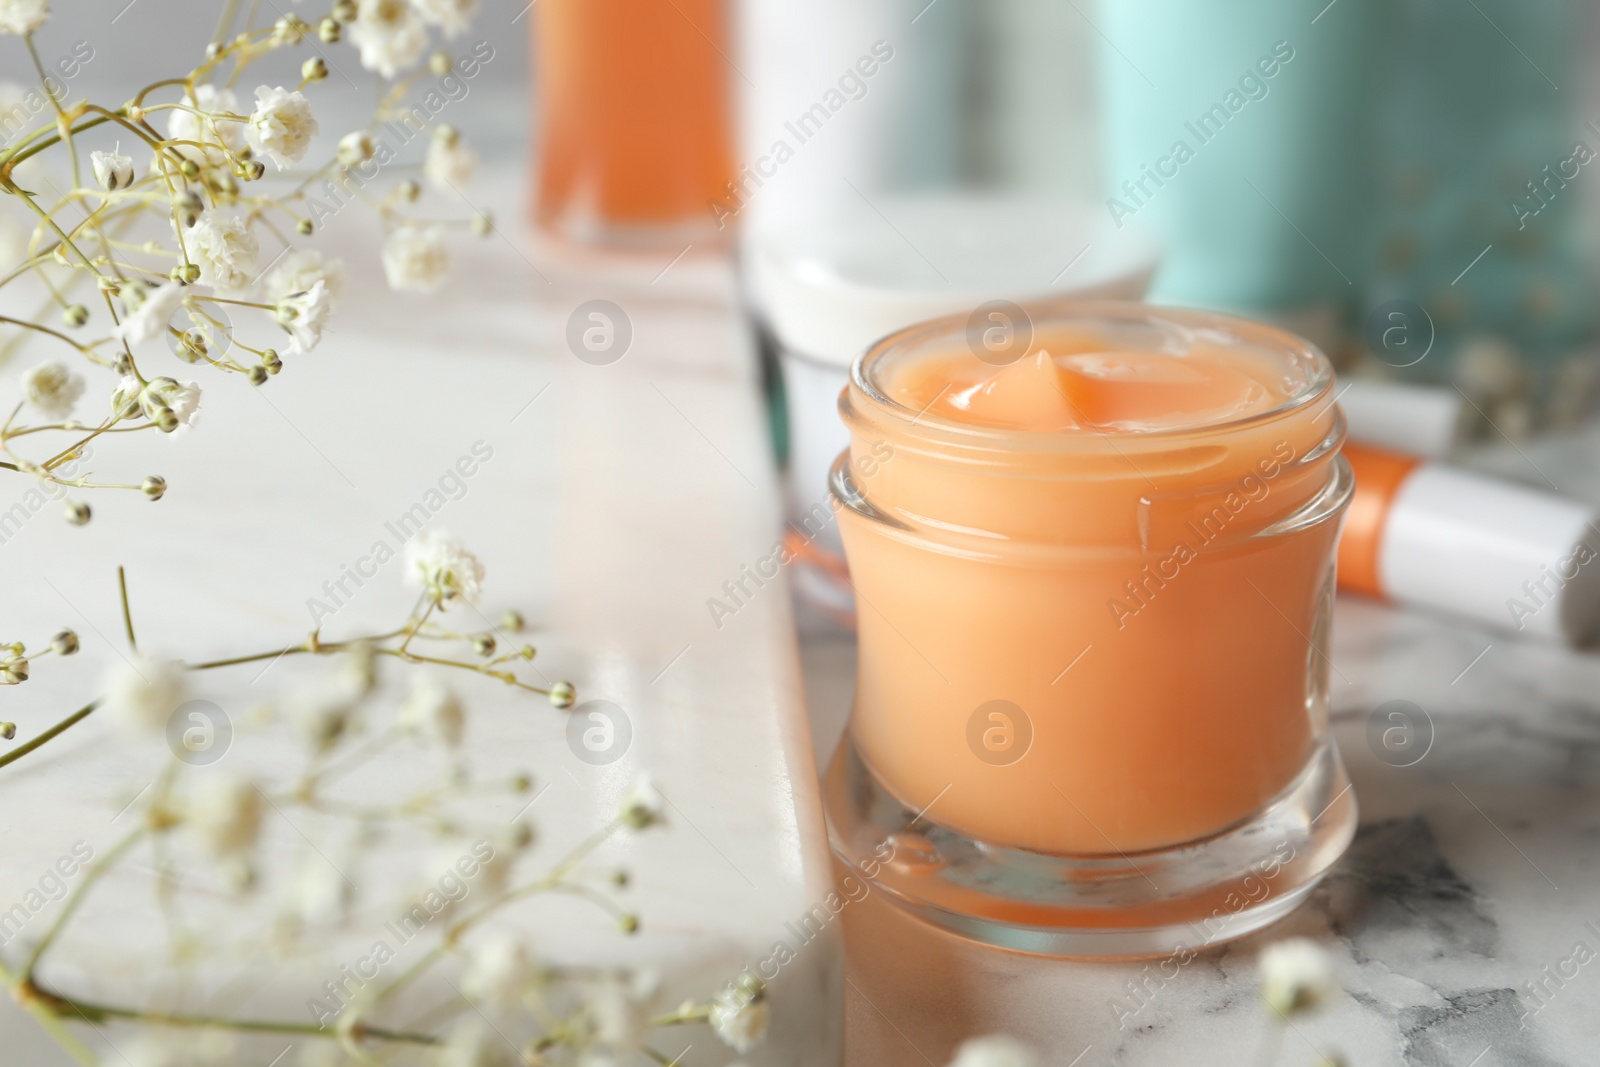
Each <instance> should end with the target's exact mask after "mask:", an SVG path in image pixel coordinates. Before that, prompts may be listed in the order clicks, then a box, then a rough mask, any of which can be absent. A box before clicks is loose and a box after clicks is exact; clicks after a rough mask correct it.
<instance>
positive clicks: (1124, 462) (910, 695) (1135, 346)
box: [834, 303, 1350, 856]
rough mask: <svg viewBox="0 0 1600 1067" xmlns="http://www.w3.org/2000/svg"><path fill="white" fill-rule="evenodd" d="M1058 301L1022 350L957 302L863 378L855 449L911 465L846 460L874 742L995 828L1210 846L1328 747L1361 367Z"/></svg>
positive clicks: (1037, 312) (950, 808)
mask: <svg viewBox="0 0 1600 1067" xmlns="http://www.w3.org/2000/svg"><path fill="white" fill-rule="evenodd" d="M1033 311H1034V314H1033V315H1032V319H1033V321H1032V324H1031V326H1032V329H1031V343H1030V344H1028V345H1027V346H1026V349H1025V351H1024V352H1023V354H1022V355H1021V356H1020V358H1017V359H1014V360H1011V361H1009V362H1005V361H1002V360H997V359H995V358H994V357H993V355H992V354H990V353H987V352H984V351H982V350H981V349H977V348H975V347H969V345H968V343H967V332H966V331H964V329H963V322H962V320H960V319H949V320H939V321H937V322H934V323H930V324H926V325H924V326H919V327H914V328H912V329H910V330H906V331H902V332H901V333H898V334H895V335H893V336H891V337H889V338H886V339H885V340H884V341H882V342H880V343H879V344H877V345H875V346H874V347H873V348H872V349H870V350H869V351H868V352H867V353H866V354H865V355H864V356H863V357H862V358H861V359H860V360H859V361H858V362H857V364H856V367H855V369H854V371H853V375H852V382H851V384H850V386H849V387H848V388H847V389H846V391H845V393H844V394H843V396H842V397H841V400H840V411H841V413H842V415H843V417H844V421H845V423H846V425H847V426H848V427H849V429H850V432H851V447H850V455H851V456H854V457H857V458H858V459H859V458H862V457H866V456H870V455H873V454H874V449H875V448H877V449H878V450H879V452H881V451H882V448H883V445H884V444H885V443H887V445H888V446H889V448H891V449H892V454H893V457H894V458H893V459H892V460H890V461H888V462H884V463H881V464H876V465H874V467H873V469H872V473H871V474H870V476H868V475H865V474H863V473H862V468H861V466H860V464H857V465H855V466H854V467H853V468H852V467H851V466H848V465H847V464H846V463H845V461H844V458H843V457H841V462H840V464H839V465H838V466H836V468H835V475H834V490H835V493H836V495H837V496H838V498H839V501H840V505H841V507H840V513H839V514H840V528H841V533H842V535H843V539H844V545H845V550H846V555H847V558H848V560H849V564H850V571H851V577H852V581H853V583H854V585H855V588H856V591H857V608H858V622H859V632H860V650H861V657H860V670H859V675H858V680H857V690H856V705H855V710H854V714H853V717H852V721H851V735H850V740H851V743H852V744H853V745H854V747H855V750H856V752H857V754H858V755H859V757H860V759H861V761H862V762H863V763H864V765H865V766H866V768H867V769H868V770H869V771H870V773H871V775H872V777H873V778H874V779H875V780H876V781H877V782H878V783H879V784H880V785H881V786H882V787H883V788H884V789H885V790H886V791H887V792H888V793H889V794H891V795H892V796H893V797H894V798H895V799H896V800H897V801H898V802H900V803H902V804H904V805H905V806H907V807H908V808H910V809H912V810H915V811H921V810H923V809H924V808H925V807H926V806H928V805H933V806H932V807H931V808H929V809H928V812H927V819H928V820H929V821H930V822H932V823H935V824H937V825H939V826H941V827H945V828H948V829H950V830H953V831H955V832H957V833H959V834H961V835H964V836H965V837H967V838H971V839H974V840H976V841H979V842H983V843H986V844H991V845H996V846H1002V847H1008V848H1015V849H1022V850H1029V851H1033V852H1040V853H1046V854H1050V855H1056V856H1095V855H1106V854H1110V855H1119V854H1126V853H1136V852H1143V851H1148V850H1160V849H1169V848H1173V847H1176V846H1182V845H1186V844H1189V843H1192V842H1197V841H1200V840H1202V839H1206V838H1208V837H1211V836H1213V835H1217V834H1220V833H1223V832H1225V831H1228V830H1229V829H1230V828H1234V827H1238V826H1241V825H1243V824H1246V823H1248V822H1249V821H1250V820H1251V819H1252V818H1254V817H1256V816H1257V815H1258V814H1259V813H1261V812H1262V811H1263V809H1265V808H1266V807H1268V806H1269V805H1271V804H1272V803H1273V802H1274V801H1275V799H1276V798H1279V797H1281V796H1283V795H1285V794H1286V793H1287V792H1288V791H1290V790H1291V788H1292V787H1294V786H1295V783H1296V782H1297V781H1298V780H1300V779H1301V778H1302V777H1303V776H1304V775H1305V774H1306V773H1308V768H1309V767H1310V766H1311V765H1312V763H1313V761H1314V760H1315V759H1316V758H1317V757H1318V756H1319V754H1321V753H1322V752H1323V751H1324V750H1325V749H1326V747H1327V744H1328V742H1327V738H1326V714H1327V677H1328V669H1329V664H1328V659H1327V647H1326V645H1327V633H1328V624H1329V611H1330V605H1331V598H1332V590H1333V554H1334V546H1335V541H1336V538H1337V534H1338V522H1339V517H1340V515H1341V513H1342V511H1343V508H1344V505H1345V503H1346V501H1347V499H1348V496H1349V492H1350V479H1349V475H1348V468H1347V467H1346V466H1345V465H1344V464H1343V462H1342V460H1340V459H1339V457H1338V448H1339V444H1340V442H1341V439H1342V435H1343V425H1342V421H1341V419H1340V417H1339V414H1338V409H1337V406H1336V405H1335V403H1334V397H1333V390H1332V374H1331V371H1330V369H1329V367H1328V364H1327V361H1326V360H1325V359H1324V358H1323V357H1322V355H1321V354H1320V353H1318V352H1317V351H1316V350H1315V349H1314V348H1311V347H1310V346H1309V345H1307V344H1305V343H1304V342H1302V341H1300V340H1299V339H1297V338H1294V337H1292V336H1291V335H1288V334H1285V333H1282V332H1281V331H1277V330H1274V329H1271V328H1269V327H1265V326H1260V325H1257V324H1253V323H1249V322H1245V321H1242V320H1236V319H1231V318H1226V317H1223V316H1215V315H1210V314H1205V313H1199V312H1184V311H1177V310H1169V309H1160V308H1152V307H1147V306H1143V305H1131V304H1129V305H1119V304H1071V303H1063V304H1058V305H1041V306H1039V307H1036V308H1034V309H1033ZM980 357H982V358H980ZM1339 774H1340V775H1341V776H1342V771H1340V772H1339Z"/></svg>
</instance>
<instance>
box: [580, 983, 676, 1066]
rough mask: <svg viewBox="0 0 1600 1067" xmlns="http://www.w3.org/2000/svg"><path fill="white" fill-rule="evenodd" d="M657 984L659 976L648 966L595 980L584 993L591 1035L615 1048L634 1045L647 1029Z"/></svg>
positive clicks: (641, 1040) (628, 1047)
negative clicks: (586, 992)
mask: <svg viewBox="0 0 1600 1067" xmlns="http://www.w3.org/2000/svg"><path fill="white" fill-rule="evenodd" d="M660 988H661V977H660V975H659V974H658V973H656V972H655V971H652V970H641V971H637V972H634V973H633V974H629V975H619V976H616V977H610V978H604V979H601V980H600V981H599V982H597V983H596V984H595V985H594V987H593V988H592V989H590V990H589V992H588V995H587V997H585V1003H586V1006H587V1008H588V1012H589V1019H590V1021H591V1023H592V1024H593V1026H594V1036H595V1039H596V1040H597V1041H599V1042H600V1043H601V1044H602V1045H605V1046H607V1047H608V1048H613V1049H617V1050H619V1051H621V1050H626V1049H632V1048H636V1047H638V1046H639V1045H640V1044H641V1043H642V1042H643V1041H644V1039H645V1035H646V1033H647V1032H648V1031H649V1029H650V1009H651V1005H652V1002H653V1001H654V1000H655V997H656V994H657V993H658V991H659V990H660Z"/></svg>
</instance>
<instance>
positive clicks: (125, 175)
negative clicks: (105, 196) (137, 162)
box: [89, 151, 133, 192]
mask: <svg viewBox="0 0 1600 1067" xmlns="http://www.w3.org/2000/svg"><path fill="white" fill-rule="evenodd" d="M89 162H90V165H91V166H92V167H93V169H94V180H95V181H97V182H99V183H100V187H101V188H102V189H106V190H108V191H111V192H115V191H116V190H118V189H126V188H127V187H128V186H130V185H132V184H133V160H132V159H131V158H129V157H128V156H125V155H123V154H122V153H121V152H117V151H113V152H91V153H89Z"/></svg>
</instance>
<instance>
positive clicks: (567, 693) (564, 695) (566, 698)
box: [550, 682, 578, 711]
mask: <svg viewBox="0 0 1600 1067" xmlns="http://www.w3.org/2000/svg"><path fill="white" fill-rule="evenodd" d="M577 699H578V691H577V690H576V689H574V688H573V687H572V683H571V682H557V683H556V684H555V685H553V686H551V687H550V703H551V704H552V705H553V706H555V707H557V708H560V709H561V710H562V711H565V710H566V709H567V708H570V707H572V705H573V704H574V703H575V702H576V701H577Z"/></svg>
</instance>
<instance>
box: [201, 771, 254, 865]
mask: <svg viewBox="0 0 1600 1067" xmlns="http://www.w3.org/2000/svg"><path fill="white" fill-rule="evenodd" d="M183 821H184V823H185V824H187V825H188V827H189V829H190V830H192V831H193V832H194V834H195V836H196V837H198V838H199V840H200V844H201V846H202V847H203V848H204V849H205V850H206V851H207V852H209V853H211V854H212V855H213V856H217V857H226V856H238V855H240V854H242V853H244V852H248V851H249V850H250V848H251V846H253V845H254V844H255V843H256V838H257V837H258V836H259V835H260V833H261V791H260V790H259V789H257V788H256V787H255V785H254V784H253V783H251V782H250V781H249V780H248V779H245V778H239V777H236V776H232V775H228V776H216V777H213V776H208V777H206V778H203V779H201V781H200V784H199V785H198V786H196V787H195V791H194V793H193V795H192V796H191V797H190V798H189V802H188V803H187V804H186V805H185V811H184V813H183Z"/></svg>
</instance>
